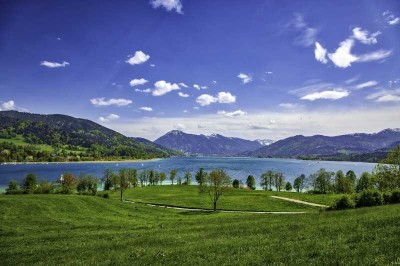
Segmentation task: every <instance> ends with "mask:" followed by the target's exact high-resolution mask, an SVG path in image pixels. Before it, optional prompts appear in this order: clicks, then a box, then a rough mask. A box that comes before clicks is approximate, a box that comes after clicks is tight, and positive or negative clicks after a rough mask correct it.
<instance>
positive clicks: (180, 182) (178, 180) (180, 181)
mask: <svg viewBox="0 0 400 266" xmlns="http://www.w3.org/2000/svg"><path fill="white" fill-rule="evenodd" d="M176 183H177V184H178V185H179V186H181V185H182V177H180V176H178V178H177V180H176Z"/></svg>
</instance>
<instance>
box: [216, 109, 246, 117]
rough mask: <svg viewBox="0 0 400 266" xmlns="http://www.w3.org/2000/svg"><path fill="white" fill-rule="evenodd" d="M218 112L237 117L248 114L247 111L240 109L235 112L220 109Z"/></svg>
mask: <svg viewBox="0 0 400 266" xmlns="http://www.w3.org/2000/svg"><path fill="white" fill-rule="evenodd" d="M217 114H219V115H225V116H228V117H237V116H244V115H247V112H244V111H242V110H240V109H239V110H237V111H234V112H225V111H218V112H217Z"/></svg>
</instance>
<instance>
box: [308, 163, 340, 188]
mask: <svg viewBox="0 0 400 266" xmlns="http://www.w3.org/2000/svg"><path fill="white" fill-rule="evenodd" d="M334 175H335V173H334V172H328V171H326V170H325V169H324V168H321V169H319V170H318V171H317V172H316V173H313V174H311V175H310V183H311V186H312V187H313V189H314V191H315V192H317V193H321V194H326V193H330V192H332V191H333V184H332V183H333V182H332V179H333V177H334Z"/></svg>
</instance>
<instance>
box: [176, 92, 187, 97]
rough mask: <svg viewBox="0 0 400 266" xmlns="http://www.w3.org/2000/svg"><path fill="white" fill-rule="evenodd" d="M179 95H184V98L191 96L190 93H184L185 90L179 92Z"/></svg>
mask: <svg viewBox="0 0 400 266" xmlns="http://www.w3.org/2000/svg"><path fill="white" fill-rule="evenodd" d="M178 95H179V96H180V97H183V98H187V97H189V94H186V93H183V92H178Z"/></svg>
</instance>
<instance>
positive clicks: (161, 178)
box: [160, 172, 167, 185]
mask: <svg viewBox="0 0 400 266" xmlns="http://www.w3.org/2000/svg"><path fill="white" fill-rule="evenodd" d="M165 179H167V175H166V174H165V173H164V172H161V173H160V182H161V185H162V182H164V181H165Z"/></svg>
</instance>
